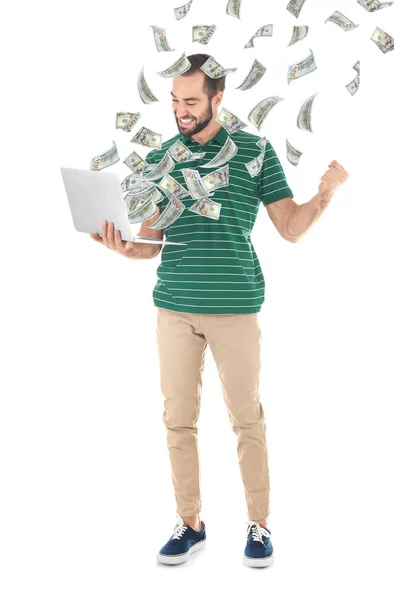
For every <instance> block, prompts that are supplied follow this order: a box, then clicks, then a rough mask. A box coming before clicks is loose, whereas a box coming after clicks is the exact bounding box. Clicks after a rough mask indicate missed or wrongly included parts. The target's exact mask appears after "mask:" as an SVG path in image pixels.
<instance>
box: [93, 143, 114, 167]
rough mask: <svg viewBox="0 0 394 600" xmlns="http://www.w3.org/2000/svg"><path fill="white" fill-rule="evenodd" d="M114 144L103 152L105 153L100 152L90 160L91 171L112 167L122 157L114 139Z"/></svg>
mask: <svg viewBox="0 0 394 600" xmlns="http://www.w3.org/2000/svg"><path fill="white" fill-rule="evenodd" d="M112 144H113V146H112V147H111V148H110V149H109V150H107V151H106V152H103V154H98V155H97V156H94V157H93V158H92V160H91V161H90V170H91V171H101V169H106V168H107V167H110V166H111V165H114V164H115V163H117V162H119V160H120V157H119V154H118V149H117V147H116V143H115V142H114V141H112Z"/></svg>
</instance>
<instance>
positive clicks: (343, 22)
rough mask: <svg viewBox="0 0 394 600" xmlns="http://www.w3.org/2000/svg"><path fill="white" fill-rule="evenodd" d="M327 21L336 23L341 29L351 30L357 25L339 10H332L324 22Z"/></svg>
mask: <svg viewBox="0 0 394 600" xmlns="http://www.w3.org/2000/svg"><path fill="white" fill-rule="evenodd" d="M327 21H329V22H331V23H334V24H335V25H338V27H340V28H341V29H342V30H343V31H352V30H353V29H356V27H358V25H356V24H355V23H353V21H351V20H350V19H348V17H345V15H343V14H342V13H341V12H339V10H336V11H334V12H333V13H332V15H330V16H329V17H328V18H327V19H326V20H325V21H324V22H325V23H327Z"/></svg>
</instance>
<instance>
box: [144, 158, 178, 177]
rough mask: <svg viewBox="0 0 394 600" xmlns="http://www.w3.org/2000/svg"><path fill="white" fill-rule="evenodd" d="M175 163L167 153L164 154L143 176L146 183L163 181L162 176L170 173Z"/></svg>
mask: <svg viewBox="0 0 394 600" xmlns="http://www.w3.org/2000/svg"><path fill="white" fill-rule="evenodd" d="M174 167H175V163H174V161H173V160H172V158H171V156H170V155H169V153H168V152H166V153H165V155H164V156H163V158H162V159H161V161H160V162H159V163H157V165H155V166H154V168H153V169H152V170H151V171H149V173H146V174H145V175H144V177H145V179H146V180H147V181H155V180H156V179H163V177H164V175H167V173H171V171H172V170H173V169H174Z"/></svg>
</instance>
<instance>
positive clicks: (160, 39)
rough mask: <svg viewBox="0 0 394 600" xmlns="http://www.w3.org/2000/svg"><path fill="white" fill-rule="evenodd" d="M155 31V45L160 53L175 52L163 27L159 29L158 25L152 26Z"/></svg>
mask: <svg viewBox="0 0 394 600" xmlns="http://www.w3.org/2000/svg"><path fill="white" fill-rule="evenodd" d="M151 27H152V29H153V35H154V38H155V44H156V48H157V50H158V52H174V48H171V47H170V44H169V43H168V40H167V34H166V32H165V30H164V29H162V27H157V26H156V25H151Z"/></svg>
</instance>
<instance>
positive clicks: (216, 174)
mask: <svg viewBox="0 0 394 600" xmlns="http://www.w3.org/2000/svg"><path fill="white" fill-rule="evenodd" d="M201 180H202V182H203V184H204V186H205V188H206V189H207V190H208V191H209V192H212V191H213V190H218V189H219V188H222V187H226V186H228V183H229V166H228V165H226V166H225V167H222V168H221V169H218V170H217V171H213V173H208V175H205V176H204V177H202V178H201Z"/></svg>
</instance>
